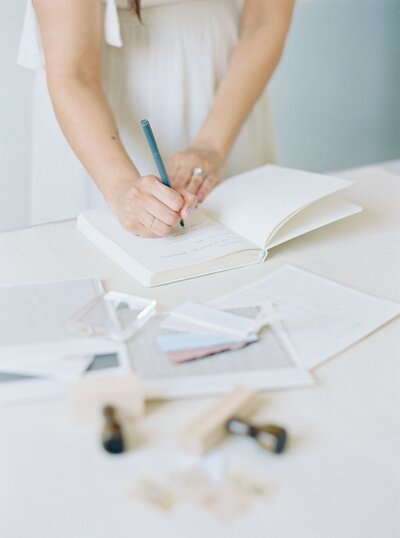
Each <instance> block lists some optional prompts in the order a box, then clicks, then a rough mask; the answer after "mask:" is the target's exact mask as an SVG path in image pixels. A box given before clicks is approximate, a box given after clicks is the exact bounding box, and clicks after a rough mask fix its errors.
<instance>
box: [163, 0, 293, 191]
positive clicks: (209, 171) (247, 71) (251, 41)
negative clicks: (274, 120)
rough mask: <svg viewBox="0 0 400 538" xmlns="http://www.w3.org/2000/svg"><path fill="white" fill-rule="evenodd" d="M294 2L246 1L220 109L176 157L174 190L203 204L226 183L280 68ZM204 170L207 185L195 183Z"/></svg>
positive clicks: (217, 100) (217, 102) (172, 168)
mask: <svg viewBox="0 0 400 538" xmlns="http://www.w3.org/2000/svg"><path fill="white" fill-rule="evenodd" d="M293 6H294V0H246V2H245V4H244V8H243V12H242V20H241V32H240V39H239V43H238V45H237V47H236V48H235V50H234V51H233V53H232V55H231V58H230V62H229V66H228V70H227V72H226V74H225V76H224V78H223V79H222V81H221V83H220V85H219V88H218V90H217V93H216V96H215V100H214V103H213V105H212V108H211V110H210V112H209V114H208V117H207V118H206V120H205V122H204V124H203V126H202V127H201V129H200V132H199V133H198V135H197V137H196V139H195V140H194V142H193V144H192V146H191V147H190V148H188V149H186V150H184V151H181V152H178V153H177V154H176V155H174V156H173V158H172V160H171V162H170V166H169V169H170V171H171V174H172V175H173V178H174V184H175V185H179V186H185V187H187V188H188V189H189V190H190V191H191V192H195V193H197V194H198V198H199V200H200V201H202V200H203V199H204V198H205V197H206V196H207V195H208V194H209V192H210V191H211V190H212V188H213V187H214V186H215V185H216V184H217V183H218V182H219V181H220V177H221V168H222V166H223V163H224V162H225V160H226V158H227V157H228V155H229V152H230V150H231V148H232V146H233V144H234V142H235V140H236V138H237V136H238V134H239V131H240V129H241V127H242V125H243V123H244V122H245V120H246V118H247V117H248V115H249V113H250V111H251V109H252V108H253V106H254V104H255V103H256V101H257V100H258V98H259V97H260V95H261V93H262V91H263V90H264V88H265V85H266V84H267V82H268V81H269V79H270V77H271V75H272V73H273V72H274V70H275V67H276V66H277V64H278V62H279V60H280V58H281V55H282V52H283V48H284V44H285V39H286V36H287V33H288V31H289V26H290V21H291V17H292V12H293ZM195 167H201V168H202V169H203V170H204V172H205V180H204V181H203V182H202V183H201V181H199V178H197V180H196V178H193V180H191V177H190V176H191V172H192V170H193V168H195Z"/></svg>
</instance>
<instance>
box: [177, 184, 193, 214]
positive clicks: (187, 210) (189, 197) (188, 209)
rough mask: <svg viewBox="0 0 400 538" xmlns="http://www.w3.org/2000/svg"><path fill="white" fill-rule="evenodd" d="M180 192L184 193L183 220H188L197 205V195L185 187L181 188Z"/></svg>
mask: <svg viewBox="0 0 400 538" xmlns="http://www.w3.org/2000/svg"><path fill="white" fill-rule="evenodd" d="M179 193H180V194H181V195H182V197H183V200H184V204H183V207H182V209H181V211H180V214H181V217H182V219H183V220H188V219H189V217H190V215H191V213H192V211H193V209H194V208H195V207H196V205H197V196H196V195H195V194H193V193H191V192H189V191H187V190H185V189H180V190H179Z"/></svg>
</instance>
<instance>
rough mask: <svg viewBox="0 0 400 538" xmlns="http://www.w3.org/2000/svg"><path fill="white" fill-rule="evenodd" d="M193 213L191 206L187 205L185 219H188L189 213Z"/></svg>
mask: <svg viewBox="0 0 400 538" xmlns="http://www.w3.org/2000/svg"><path fill="white" fill-rule="evenodd" d="M192 213H193V209H192V208H191V207H188V208H187V209H186V211H185V215H186V216H185V220H188V219H189V218H190V215H191V214H192Z"/></svg>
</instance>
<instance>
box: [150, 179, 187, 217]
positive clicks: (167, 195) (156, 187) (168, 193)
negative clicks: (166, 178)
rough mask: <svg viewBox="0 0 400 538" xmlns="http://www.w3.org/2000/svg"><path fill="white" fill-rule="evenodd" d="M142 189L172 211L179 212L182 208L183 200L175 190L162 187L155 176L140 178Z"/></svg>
mask: <svg viewBox="0 0 400 538" xmlns="http://www.w3.org/2000/svg"><path fill="white" fill-rule="evenodd" d="M142 187H143V189H144V191H145V192H146V193H147V194H150V195H151V196H154V198H157V199H158V200H160V202H162V203H163V204H165V205H166V206H167V207H169V208H170V209H172V211H176V212H178V211H180V210H181V209H182V207H183V198H182V196H181V195H180V194H179V193H178V192H177V191H176V190H175V189H171V188H170V187H167V186H166V185H163V184H162V182H161V181H160V180H159V179H158V178H156V177H155V176H145V177H143V178H142Z"/></svg>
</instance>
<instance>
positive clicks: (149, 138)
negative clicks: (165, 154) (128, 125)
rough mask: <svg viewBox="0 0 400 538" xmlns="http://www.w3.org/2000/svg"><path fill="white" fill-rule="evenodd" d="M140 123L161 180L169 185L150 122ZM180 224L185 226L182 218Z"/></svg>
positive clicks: (143, 121) (142, 121)
mask: <svg viewBox="0 0 400 538" xmlns="http://www.w3.org/2000/svg"><path fill="white" fill-rule="evenodd" d="M140 125H141V126H142V129H143V131H144V134H145V135H146V139H147V142H148V143H149V147H150V151H151V153H152V155H153V159H154V162H155V163H156V166H157V170H158V173H159V174H160V178H161V181H162V182H163V184H164V185H166V186H167V187H171V182H170V180H169V177H168V174H167V171H166V169H165V166H164V163H163V160H162V158H161V155H160V152H159V150H158V146H157V142H156V139H155V137H154V134H153V131H152V129H151V126H150V123H149V121H148V120H141V122H140ZM180 224H181V226H185V223H184V222H183V220H181V222H180Z"/></svg>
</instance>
